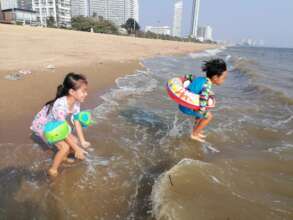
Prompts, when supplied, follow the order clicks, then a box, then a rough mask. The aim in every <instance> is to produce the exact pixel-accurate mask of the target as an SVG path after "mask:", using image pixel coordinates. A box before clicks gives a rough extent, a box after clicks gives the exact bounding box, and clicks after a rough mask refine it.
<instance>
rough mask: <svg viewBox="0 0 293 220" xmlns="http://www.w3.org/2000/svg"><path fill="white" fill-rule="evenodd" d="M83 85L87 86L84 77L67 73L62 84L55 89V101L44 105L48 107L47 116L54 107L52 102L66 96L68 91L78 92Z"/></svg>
mask: <svg viewBox="0 0 293 220" xmlns="http://www.w3.org/2000/svg"><path fill="white" fill-rule="evenodd" d="M83 83H85V84H88V82H87V79H86V77H85V76H84V75H82V74H77V73H68V74H67V75H66V76H65V78H64V81H63V84H61V85H59V86H58V87H57V93H56V97H55V99H52V100H50V101H48V102H47V103H46V104H45V106H47V105H48V106H49V108H48V111H47V114H49V112H50V111H51V109H52V107H53V105H54V102H55V101H56V100H57V99H58V98H60V97H63V96H67V95H68V94H69V90H70V89H73V90H78V89H79V88H80V86H81V85H82V84H83Z"/></svg>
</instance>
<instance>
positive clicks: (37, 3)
mask: <svg viewBox="0 0 293 220" xmlns="http://www.w3.org/2000/svg"><path fill="white" fill-rule="evenodd" d="M32 7H33V10H34V11H36V12H37V19H38V21H39V22H40V24H41V25H42V26H47V19H48V18H49V17H53V18H54V20H55V23H56V25H57V26H58V27H62V26H63V27H70V24H71V1H70V0H32Z"/></svg>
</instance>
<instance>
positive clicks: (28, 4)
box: [1, 0, 32, 10]
mask: <svg viewBox="0 0 293 220" xmlns="http://www.w3.org/2000/svg"><path fill="white" fill-rule="evenodd" d="M1 8H2V10H6V9H14V8H18V9H25V10H31V9H32V0H1Z"/></svg>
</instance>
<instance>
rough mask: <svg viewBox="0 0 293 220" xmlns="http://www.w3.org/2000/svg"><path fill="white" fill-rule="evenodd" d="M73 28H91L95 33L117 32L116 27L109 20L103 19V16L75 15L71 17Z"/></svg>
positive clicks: (88, 29) (79, 29)
mask: <svg viewBox="0 0 293 220" xmlns="http://www.w3.org/2000/svg"><path fill="white" fill-rule="evenodd" d="M71 26H72V29H73V30H78V31H87V32H90V31H91V30H93V31H94V32H95V33H107V34H117V33H118V28H117V27H116V26H115V24H113V23H112V22H111V21H107V20H104V19H103V17H84V16H77V17H73V18H72V19H71Z"/></svg>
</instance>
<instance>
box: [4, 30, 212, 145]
mask: <svg viewBox="0 0 293 220" xmlns="http://www.w3.org/2000/svg"><path fill="white" fill-rule="evenodd" d="M214 47H216V46H215V45H208V44H195V43H183V42H175V41H163V40H153V39H142V38H134V37H124V36H114V35H105V34H94V33H87V32H78V31H69V30H60V29H50V28H39V27H22V26H15V25H3V24H0V87H1V90H0V96H1V99H0V117H1V118H0V120H1V123H0V140H1V142H2V143H3V142H4V143H5V142H6V143H9V142H13V143H22V142H27V141H28V137H29V135H30V131H29V126H30V123H31V121H32V119H33V116H34V114H35V113H37V112H38V111H39V110H40V108H41V107H42V105H43V104H44V103H45V102H46V101H48V100H50V99H52V98H53V97H54V96H55V93H56V88H57V86H58V85H59V84H60V83H61V82H62V80H63V78H64V75H65V74H67V73H68V72H71V71H72V72H78V73H83V74H85V75H86V76H87V77H88V80H89V93H90V95H89V98H88V99H87V101H86V103H84V106H85V107H94V105H95V104H96V103H98V100H99V94H102V93H103V91H105V90H106V89H108V88H110V87H111V86H113V85H114V81H115V79H116V78H117V77H119V76H122V75H125V74H130V73H133V72H134V71H135V70H136V69H139V68H143V67H142V66H141V65H140V63H139V60H141V59H145V58H149V57H154V56H160V55H177V54H186V53H190V52H197V51H201V50H205V49H208V48H214ZM48 67H52V68H48ZM20 70H29V71H30V72H31V74H29V75H25V76H24V77H23V78H22V79H20V80H15V81H13V80H7V79H5V76H6V75H9V74H13V73H15V72H18V71H20Z"/></svg>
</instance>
